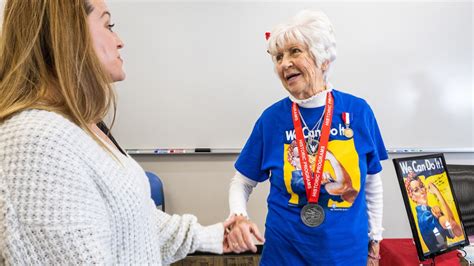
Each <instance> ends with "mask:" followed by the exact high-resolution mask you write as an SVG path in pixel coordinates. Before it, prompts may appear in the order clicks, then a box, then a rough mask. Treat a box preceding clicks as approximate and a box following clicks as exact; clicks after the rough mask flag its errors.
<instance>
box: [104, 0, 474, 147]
mask: <svg viewBox="0 0 474 266" xmlns="http://www.w3.org/2000/svg"><path fill="white" fill-rule="evenodd" d="M109 7H110V9H111V11H112V18H113V22H115V23H116V27H115V28H114V29H116V31H117V32H118V34H119V35H120V37H121V38H122V40H123V42H124V43H125V47H124V49H123V50H122V52H121V54H122V57H123V58H124V61H125V71H126V73H127V79H126V80H125V81H123V82H120V83H117V84H116V91H117V95H118V112H117V117H116V122H115V125H114V128H113V130H112V131H113V133H114V134H115V136H116V138H117V139H118V140H119V142H120V143H121V144H122V145H123V146H124V147H125V148H126V149H155V148H195V147H210V148H224V149H226V148H231V149H232V148H237V149H238V148H242V146H243V145H244V144H245V141H246V139H247V138H248V136H249V134H250V132H251V130H252V128H253V125H254V123H255V121H256V120H257V118H258V117H259V116H260V114H261V113H262V111H263V110H264V109H265V108H266V107H268V106H270V105H271V104H272V103H274V102H276V101H278V100H279V99H281V98H284V97H286V96H287V95H288V94H287V92H286V91H285V89H284V88H283V87H282V85H281V83H280V81H279V79H278V77H277V75H276V74H275V72H274V69H273V63H272V61H271V58H270V57H269V55H268V54H267V53H266V42H265V39H264V33H265V31H270V30H271V29H272V28H273V26H274V25H276V24H277V23H280V22H281V21H283V20H284V19H286V18H288V17H290V16H293V15H294V14H296V13H297V12H298V11H299V10H301V9H303V8H319V9H322V10H323V11H325V12H326V13H327V14H328V16H329V17H330V19H331V20H332V22H333V24H334V27H335V31H336V41H337V52H338V56H337V59H336V61H335V62H334V63H333V67H332V72H331V76H330V81H331V83H332V84H333V85H334V86H335V88H336V89H338V90H341V91H345V92H349V93H351V94H354V95H357V96H359V97H362V98H364V99H366V100H367V101H368V102H369V104H370V105H371V106H372V109H373V110H374V112H375V115H376V117H377V120H378V123H379V126H380V128H381V131H382V134H383V136H384V141H385V144H386V147H387V148H389V149H390V148H398V147H401V148H403V147H405V148H406V147H409V148H420V149H438V148H442V149H459V148H462V149H466V148H467V149H470V150H472V149H473V147H474V144H473V142H474V136H473V132H474V124H473V103H474V100H473V83H472V82H473V81H472V77H473V76H474V72H473V68H472V62H473V25H472V24H473V22H472V14H473V4H472V2H454V3H452V2H444V3H443V2H438V3H433V2H414V3H413V2H383V3H377V2H335V3H332V2H331V3H329V2H301V3H295V2H262V1H260V2H248V1H245V2H243V1H242V2H228V1H224V2H202V1H192V2H183V1H180V2H164V1H109Z"/></svg>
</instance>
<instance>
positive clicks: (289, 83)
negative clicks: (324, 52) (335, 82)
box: [273, 41, 324, 99]
mask: <svg viewBox="0 0 474 266" xmlns="http://www.w3.org/2000/svg"><path fill="white" fill-rule="evenodd" d="M273 59H274V60H273V61H274V63H275V68H276V71H277V73H278V77H279V78H280V80H281V83H282V84H283V86H284V87H285V88H286V90H287V91H288V92H289V93H290V94H291V95H293V96H294V97H295V98H297V99H307V98H309V97H311V96H313V95H314V94H316V93H318V92H319V91H321V90H323V89H324V79H323V71H322V70H321V69H320V68H318V67H317V66H316V63H315V60H314V59H313V57H312V55H311V53H310V52H309V50H308V48H307V47H306V45H304V44H301V43H299V42H296V41H289V42H287V43H286V44H285V46H284V47H279V48H278V50H277V53H276V54H275V55H274V58H273Z"/></svg>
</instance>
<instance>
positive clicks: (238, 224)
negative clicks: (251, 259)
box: [223, 214, 265, 253]
mask: <svg viewBox="0 0 474 266" xmlns="http://www.w3.org/2000/svg"><path fill="white" fill-rule="evenodd" d="M253 237H255V239H257V241H260V242H265V239H264V238H263V236H262V234H261V233H260V231H259V230H258V228H257V225H256V224H255V223H253V222H251V221H250V220H249V219H248V218H247V217H245V216H242V215H235V214H233V215H232V216H230V217H229V218H228V219H227V220H226V221H225V222H224V242H223V245H224V253H229V252H234V253H241V252H245V251H248V250H251V251H252V252H254V253H255V252H257V246H256V245H255V243H254V242H253Z"/></svg>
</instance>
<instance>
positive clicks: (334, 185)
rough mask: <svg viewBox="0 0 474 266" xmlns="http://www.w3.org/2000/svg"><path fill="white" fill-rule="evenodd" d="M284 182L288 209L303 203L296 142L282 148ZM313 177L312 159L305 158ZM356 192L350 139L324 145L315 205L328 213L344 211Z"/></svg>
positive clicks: (355, 157)
mask: <svg viewBox="0 0 474 266" xmlns="http://www.w3.org/2000/svg"><path fill="white" fill-rule="evenodd" d="M283 151H284V155H283V156H284V157H283V158H284V166H283V171H284V174H283V175H284V181H285V187H286V190H287V192H288V194H290V199H289V201H288V204H289V205H290V206H302V205H305V204H306V203H307V197H306V190H305V186H304V180H303V175H302V171H301V163H300V157H299V153H298V148H297V144H296V140H293V141H292V142H291V144H284V149H283ZM308 157H309V162H310V164H311V174H312V175H313V171H314V164H315V156H312V155H309V156H308ZM359 191H360V170H359V156H358V154H357V152H356V149H355V146H354V140H353V139H347V140H332V141H330V142H329V144H328V151H327V153H326V160H325V162H324V170H323V177H322V182H321V193H320V196H319V202H318V203H319V204H321V205H322V206H327V207H328V208H329V209H331V210H347V209H348V208H350V207H351V206H352V203H353V202H354V201H355V199H356V198H357V195H358V194H359Z"/></svg>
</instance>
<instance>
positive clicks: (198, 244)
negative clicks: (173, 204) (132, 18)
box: [0, 0, 232, 265]
mask: <svg viewBox="0 0 474 266" xmlns="http://www.w3.org/2000/svg"><path fill="white" fill-rule="evenodd" d="M2 26H3V28H2V36H1V44H0V54H1V60H0V77H1V78H0V265H2V264H7V265H10V264H18V265H29V264H38V265H42V264H44V265H66V264H73V265H76V264H104V265H112V264H132V265H134V264H153V265H161V264H169V263H171V262H173V261H176V260H179V259H181V258H183V257H185V256H186V255H187V254H188V253H190V252H194V251H195V250H202V251H208V252H215V253H222V252H223V251H230V249H229V248H228V246H227V245H226V244H225V243H226V242H225V241H224V228H225V227H227V226H228V225H229V224H230V223H232V220H230V221H227V222H225V223H224V224H223V223H217V224H215V225H211V226H207V227H204V226H201V225H200V224H199V223H197V219H196V217H195V216H192V215H183V216H178V215H168V214H166V213H163V212H161V211H159V210H157V209H156V207H155V205H154V203H153V201H152V199H151V197H150V186H149V184H148V180H147V177H146V175H145V172H144V171H143V169H142V168H141V167H140V166H139V165H138V164H137V163H136V162H135V161H134V160H133V159H132V158H131V157H130V156H128V155H127V154H126V153H125V152H124V151H123V149H121V148H120V147H119V146H118V144H117V142H115V140H114V139H113V138H112V136H111V135H110V132H109V130H108V129H107V128H106V127H105V125H104V124H103V123H101V122H100V121H102V119H103V118H104V116H105V114H106V113H107V111H108V110H109V109H111V107H115V106H114V102H113V100H114V93H113V90H112V88H111V83H112V82H114V81H120V80H123V79H124V78H125V73H124V72H123V69H122V61H123V60H122V58H121V57H120V53H119V51H120V49H122V47H123V43H122V41H121V40H120V38H119V37H118V35H117V34H116V33H115V32H113V30H112V29H113V27H114V24H113V23H112V22H111V13H110V11H109V9H108V8H107V5H106V4H105V2H104V1H103V0H21V1H19V0H7V1H6V3H5V10H4V16H3V25H2ZM98 125H99V126H98Z"/></svg>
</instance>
